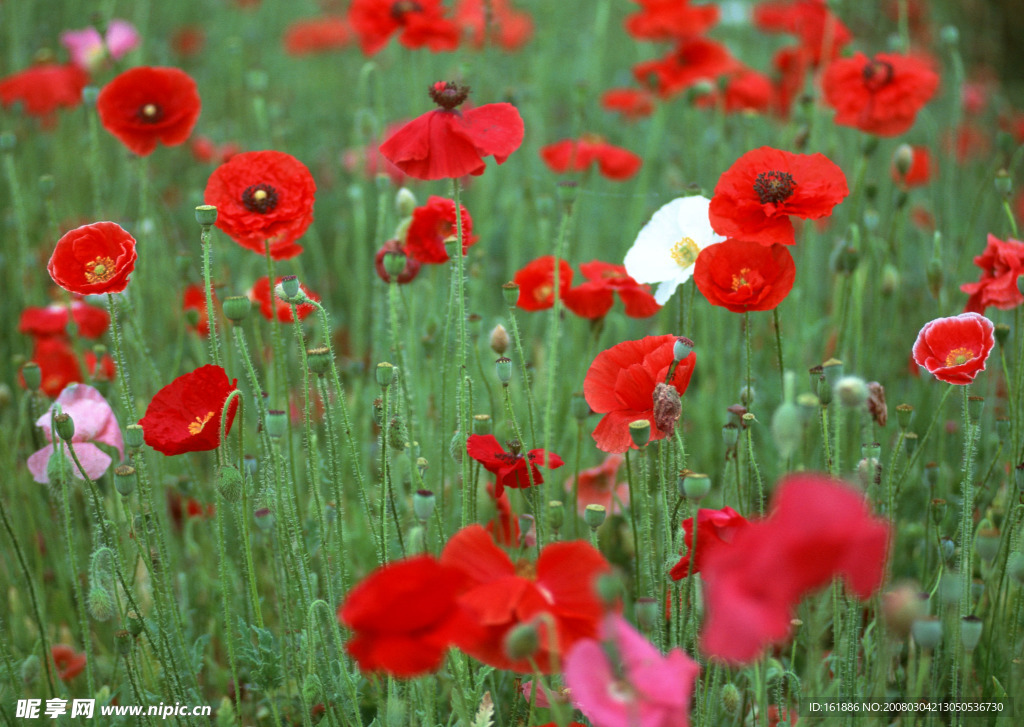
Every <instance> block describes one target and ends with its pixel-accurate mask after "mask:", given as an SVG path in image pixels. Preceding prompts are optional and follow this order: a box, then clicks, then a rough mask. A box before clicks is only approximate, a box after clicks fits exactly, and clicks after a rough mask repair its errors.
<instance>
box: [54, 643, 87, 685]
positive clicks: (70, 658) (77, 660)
mask: <svg viewBox="0 0 1024 727" xmlns="http://www.w3.org/2000/svg"><path fill="white" fill-rule="evenodd" d="M50 657H51V658H52V659H53V664H54V666H56V667H57V676H59V677H60V678H61V680H62V681H65V682H68V681H71V680H72V679H74V678H75V677H76V676H78V675H79V674H81V673H82V672H83V671H84V670H85V654H78V653H76V652H75V650H74V649H72V648H71V647H70V646H66V645H65V644H54V645H53V646H52V647H50Z"/></svg>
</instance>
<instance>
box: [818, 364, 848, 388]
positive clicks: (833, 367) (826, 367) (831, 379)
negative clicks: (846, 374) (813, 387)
mask: <svg viewBox="0 0 1024 727" xmlns="http://www.w3.org/2000/svg"><path fill="white" fill-rule="evenodd" d="M821 373H823V374H824V375H825V380H826V381H828V385H829V386H830V387H834V386H835V385H836V384H838V383H839V379H841V378H843V362H842V361H840V360H839V359H837V358H830V359H829V360H828V361H826V362H825V363H823V364H822V365H821Z"/></svg>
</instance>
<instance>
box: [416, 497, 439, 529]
mask: <svg viewBox="0 0 1024 727" xmlns="http://www.w3.org/2000/svg"><path fill="white" fill-rule="evenodd" d="M436 503H437V498H436V497H435V496H434V493H433V492H431V491H430V490H416V492H415V494H413V496H412V511H413V512H414V513H415V514H416V519H417V520H419V521H420V522H421V523H425V522H426V521H427V520H429V519H430V516H431V515H433V514H434V507H435V505H436Z"/></svg>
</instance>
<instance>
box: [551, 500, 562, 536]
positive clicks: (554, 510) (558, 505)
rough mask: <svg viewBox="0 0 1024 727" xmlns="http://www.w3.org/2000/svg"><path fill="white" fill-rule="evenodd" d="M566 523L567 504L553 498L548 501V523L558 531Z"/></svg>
mask: <svg viewBox="0 0 1024 727" xmlns="http://www.w3.org/2000/svg"><path fill="white" fill-rule="evenodd" d="M564 524H565V505H563V504H562V501H561V500H551V501H550V502H548V525H549V526H550V527H551V529H552V530H554V531H555V532H556V533H557V532H558V531H559V530H561V529H562V525H564Z"/></svg>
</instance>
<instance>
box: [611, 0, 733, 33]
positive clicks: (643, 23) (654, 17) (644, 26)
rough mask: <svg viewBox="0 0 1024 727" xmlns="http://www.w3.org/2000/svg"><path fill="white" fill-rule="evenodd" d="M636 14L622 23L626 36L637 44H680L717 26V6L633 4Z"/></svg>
mask: <svg viewBox="0 0 1024 727" xmlns="http://www.w3.org/2000/svg"><path fill="white" fill-rule="evenodd" d="M633 1H634V2H636V3H638V4H639V5H640V7H641V10H640V12H638V13H634V14H633V15H630V16H629V17H627V18H626V20H625V25H626V32H627V33H629V34H630V35H632V36H633V37H634V38H637V39H638V40H682V39H683V38H691V37H693V36H696V35H703V34H704V33H706V32H707V31H708V30H710V29H711V28H712V27H713V26H714V25H715V23H717V22H718V15H719V12H718V6H717V5H690V2H689V0H633Z"/></svg>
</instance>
